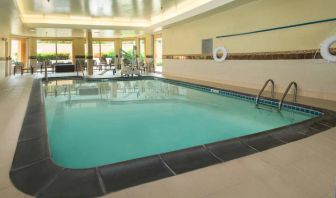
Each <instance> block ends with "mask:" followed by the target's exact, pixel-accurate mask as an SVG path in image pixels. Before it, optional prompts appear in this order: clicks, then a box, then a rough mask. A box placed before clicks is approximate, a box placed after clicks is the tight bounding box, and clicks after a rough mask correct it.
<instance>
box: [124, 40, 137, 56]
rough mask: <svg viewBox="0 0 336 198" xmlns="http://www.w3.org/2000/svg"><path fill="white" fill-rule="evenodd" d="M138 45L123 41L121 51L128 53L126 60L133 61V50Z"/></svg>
mask: <svg viewBox="0 0 336 198" xmlns="http://www.w3.org/2000/svg"><path fill="white" fill-rule="evenodd" d="M135 45H136V43H135V41H122V42H121V49H122V50H123V51H124V52H126V54H125V55H124V58H126V59H128V60H131V59H133V58H134V56H135V54H134V52H133V48H134V46H135Z"/></svg>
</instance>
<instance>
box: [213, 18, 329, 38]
mask: <svg viewBox="0 0 336 198" xmlns="http://www.w3.org/2000/svg"><path fill="white" fill-rule="evenodd" d="M332 21H336V18H331V19H324V20H317V21H309V22H305V23H298V24H293V25H286V26H280V27H274V28H268V29H262V30H256V31H251V32H242V33H237V34H228V35H223V36H217V37H216V38H226V37H234V36H243V35H248V34H256V33H261V32H269V31H275V30H281V29H289V28H294V27H300V26H306V25H313V24H319V23H327V22H332Z"/></svg>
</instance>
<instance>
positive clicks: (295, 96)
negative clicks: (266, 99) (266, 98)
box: [256, 79, 298, 111]
mask: <svg viewBox="0 0 336 198" xmlns="http://www.w3.org/2000/svg"><path fill="white" fill-rule="evenodd" d="M269 83H271V98H273V99H274V81H273V80H272V79H268V80H267V81H266V82H265V84H264V86H263V87H262V88H261V90H260V91H259V93H258V95H257V97H256V107H258V105H259V100H260V97H261V94H262V93H263V92H264V90H265V88H266V86H267V85H268V84H269ZM292 86H294V90H293V91H294V92H293V102H296V98H297V87H298V86H297V83H296V82H294V81H292V82H290V83H289V85H288V86H287V89H286V91H285V92H284V94H283V95H282V97H281V100H280V101H279V105H278V110H279V111H281V108H282V105H283V102H284V100H285V98H286V96H287V95H288V92H289V90H290V89H291V88H292Z"/></svg>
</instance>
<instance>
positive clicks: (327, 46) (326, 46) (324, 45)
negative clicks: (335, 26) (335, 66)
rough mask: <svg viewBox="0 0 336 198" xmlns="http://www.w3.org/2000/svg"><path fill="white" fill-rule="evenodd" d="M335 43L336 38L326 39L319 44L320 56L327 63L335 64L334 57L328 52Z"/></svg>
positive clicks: (335, 57)
mask: <svg viewBox="0 0 336 198" xmlns="http://www.w3.org/2000/svg"><path fill="white" fill-rule="evenodd" d="M335 43H336V36H332V37H329V38H327V39H326V40H324V41H323V42H322V43H321V48H320V52H321V56H322V57H323V58H324V59H325V60H327V61H328V62H336V55H334V54H332V53H331V52H330V47H331V46H332V45H333V44H335Z"/></svg>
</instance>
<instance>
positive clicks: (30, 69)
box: [14, 61, 34, 76]
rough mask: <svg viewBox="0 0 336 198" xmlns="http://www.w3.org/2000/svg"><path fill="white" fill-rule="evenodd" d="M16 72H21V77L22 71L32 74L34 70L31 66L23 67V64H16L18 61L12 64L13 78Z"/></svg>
mask: <svg viewBox="0 0 336 198" xmlns="http://www.w3.org/2000/svg"><path fill="white" fill-rule="evenodd" d="M17 70H20V71H21V75H23V72H24V71H29V72H30V73H31V74H33V72H34V68H33V67H32V66H30V67H25V66H24V64H23V62H18V61H16V62H15V63H14V76H15V74H16V73H17Z"/></svg>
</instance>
